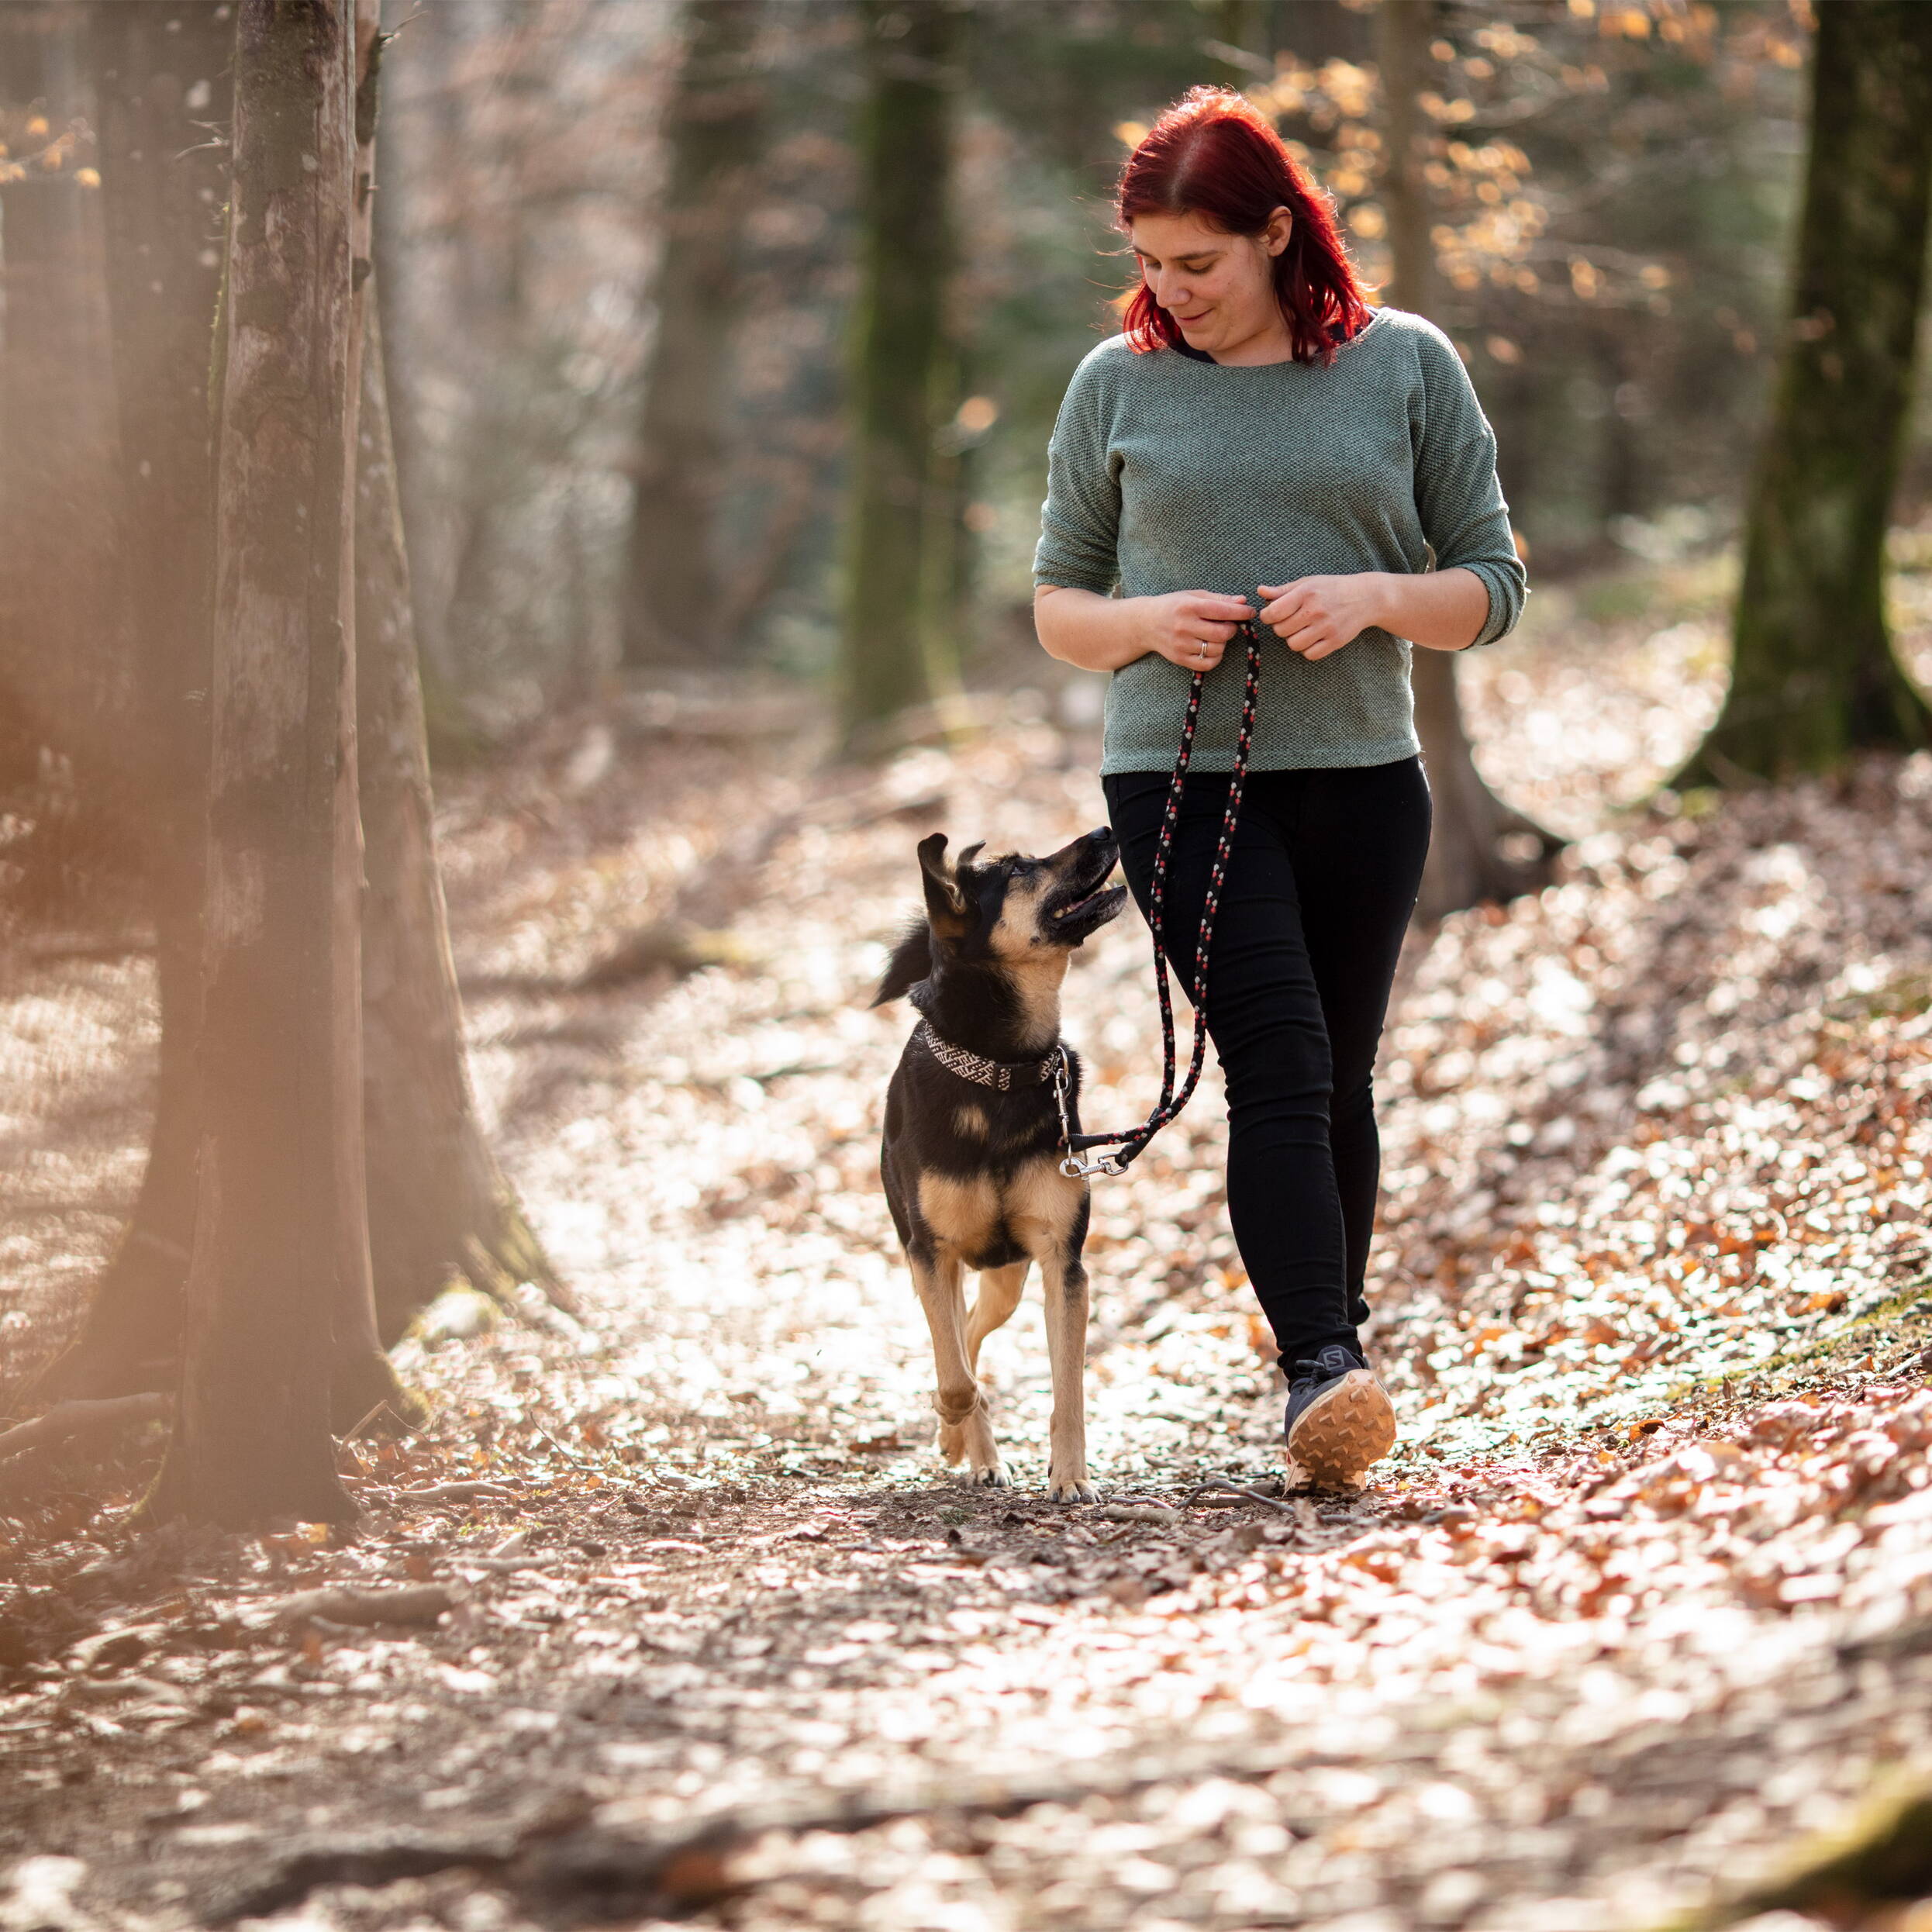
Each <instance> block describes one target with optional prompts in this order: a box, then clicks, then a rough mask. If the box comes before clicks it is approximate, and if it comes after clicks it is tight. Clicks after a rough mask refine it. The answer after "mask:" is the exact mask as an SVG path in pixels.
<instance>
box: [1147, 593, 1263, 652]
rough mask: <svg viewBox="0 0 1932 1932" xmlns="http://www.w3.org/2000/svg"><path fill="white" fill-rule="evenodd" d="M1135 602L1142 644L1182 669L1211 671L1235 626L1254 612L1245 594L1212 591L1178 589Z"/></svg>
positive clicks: (1231, 635)
mask: <svg viewBox="0 0 1932 1932" xmlns="http://www.w3.org/2000/svg"><path fill="white" fill-rule="evenodd" d="M1134 602H1136V603H1137V605H1140V613H1139V614H1140V635H1141V637H1142V640H1144V644H1145V647H1146V648H1147V650H1153V651H1158V652H1159V653H1160V654H1161V656H1162V657H1164V658H1166V660H1167V661H1168V663H1169V664H1178V665H1179V666H1180V667H1181V668H1182V670H1183V671H1212V670H1213V668H1214V667H1215V666H1216V664H1219V663H1220V661H1221V654H1222V653H1223V651H1224V650H1226V648H1227V641H1228V640H1229V639H1230V637H1233V635H1234V628H1235V626H1237V624H1239V623H1241V622H1242V621H1243V620H1244V619H1246V618H1249V617H1252V616H1254V605H1251V603H1249V602H1248V601H1247V599H1246V598H1245V597H1223V596H1220V595H1218V594H1217V593H1216V592H1213V591H1211V590H1177V591H1174V592H1170V593H1169V594H1168V595H1167V596H1165V597H1137V598H1136V599H1134Z"/></svg>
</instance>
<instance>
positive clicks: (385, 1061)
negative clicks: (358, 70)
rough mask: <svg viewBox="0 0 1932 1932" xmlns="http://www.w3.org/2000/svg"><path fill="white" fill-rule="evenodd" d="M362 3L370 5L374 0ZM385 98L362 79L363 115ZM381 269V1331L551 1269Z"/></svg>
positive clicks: (365, 683)
mask: <svg viewBox="0 0 1932 1932" xmlns="http://www.w3.org/2000/svg"><path fill="white" fill-rule="evenodd" d="M364 4H366V0H364ZM373 113H374V96H373V92H372V91H371V90H370V89H369V86H368V84H367V83H366V82H365V84H364V107H363V109H362V111H361V119H362V120H363V121H364V122H369V121H371V119H372V116H373ZM380 289H381V281H380V279H379V278H377V279H374V280H371V281H369V282H367V284H366V285H365V286H364V290H363V300H364V315H363V331H362V342H363V362H362V403H361V416H360V419H359V422H358V425H357V444H358V461H357V469H356V673H357V675H356V726H357V738H358V740H360V750H361V800H362V825H363V833H364V838H365V840H367V850H366V854H365V857H364V866H365V870H366V875H367V888H368V898H367V916H366V917H365V918H364V921H363V929H362V1014H363V1044H364V1063H363V1109H364V1113H363V1117H364V1126H365V1132H366V1137H367V1173H368V1192H367V1202H368V1217H369V1241H370V1251H371V1260H372V1262H373V1265H374V1279H375V1305H376V1313H377V1317H378V1323H379V1326H380V1328H381V1333H382V1336H383V1337H384V1338H385V1340H394V1339H395V1337H397V1336H398V1335H399V1334H400V1333H402V1330H404V1329H405V1327H407V1326H408V1325H409V1320H410V1317H411V1316H413V1315H414V1314H415V1313H416V1310H417V1309H419V1308H421V1307H422V1306H423V1305H424V1304H425V1303H426V1302H429V1301H430V1300H431V1299H433V1297H434V1296H435V1295H436V1294H437V1293H439V1292H440V1291H441V1290H442V1289H443V1288H444V1287H446V1286H447V1285H449V1283H450V1282H451V1281H453V1280H457V1279H462V1278H467V1280H468V1281H469V1282H471V1285H473V1286H474V1287H476V1288H479V1289H482V1290H484V1291H485V1292H486V1293H490V1294H495V1295H503V1294H505V1292H506V1291H507V1289H509V1287H510V1286H511V1285H512V1284H514V1283H516V1282H535V1283H536V1284H538V1285H540V1286H543V1287H544V1288H545V1289H548V1290H550V1292H553V1293H554V1292H556V1289H557V1284H556V1281H555V1278H554V1275H552V1273H551V1271H550V1264H549V1263H548V1261H547V1260H546V1259H545V1258H544V1255H543V1250H542V1248H541V1247H540V1246H539V1245H538V1244H537V1241H536V1237H535V1236H534V1235H533V1233H531V1232H530V1227H529V1226H528V1224H527V1223H526V1221H525V1220H524V1218H523V1210H522V1209H520V1208H519V1206H518V1205H517V1202H516V1196H515V1195H514V1194H512V1192H511V1191H510V1189H509V1186H508V1185H507V1184H506V1183H505V1181H504V1179H503V1178H502V1175H501V1174H500V1173H499V1171H498V1168H497V1165H496V1161H495V1158H494V1157H493V1156H492V1154H491V1152H490V1150H489V1147H488V1143H487V1142H486V1141H485V1140H484V1138H483V1133H482V1128H481V1124H480V1123H479V1122H478V1119H477V1116H476V1104H475V1100H474V1095H472V1093H471V1087H470V1077H469V1064H468V1060H467V1054H466V1052H465V1049H464V1042H463V1009H462V1002H461V998H460V996H459V995H458V993H457V979H456V968H455V965H454V962H453V961H452V960H451V958H450V936H449V921H448V917H447V913H446V912H445V910H444V907H443V881H442V879H441V877H440V875H439V873H438V871H437V870H436V830H435V821H434V817H433V807H432V803H431V799H430V758H429V749H428V741H427V738H426V733H425V730H424V721H423V686H422V681H421V678H420V676H419V671H418V668H417V663H418V660H417V652H416V630H415V626H414V622H413V616H412V611H413V606H412V602H411V599H410V594H409V554H408V551H407V549H406V548H405V544H404V541H403V526H402V512H401V505H400V501H399V498H398V490H397V481H396V464H395V451H394V449H393V447H392V443H391V441H390V436H389V416H388V400H387V398H388V385H387V381H386V379H385V370H384V367H383V344H382V329H381V305H380V302H379V301H378V293H379V291H380Z"/></svg>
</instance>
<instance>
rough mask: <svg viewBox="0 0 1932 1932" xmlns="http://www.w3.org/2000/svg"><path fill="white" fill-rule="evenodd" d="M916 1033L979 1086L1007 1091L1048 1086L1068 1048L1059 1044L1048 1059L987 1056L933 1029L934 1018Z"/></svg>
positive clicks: (949, 1067)
mask: <svg viewBox="0 0 1932 1932" xmlns="http://www.w3.org/2000/svg"><path fill="white" fill-rule="evenodd" d="M913 1038H914V1039H915V1040H917V1041H918V1042H919V1044H920V1045H921V1046H922V1047H924V1048H925V1049H926V1051H927V1052H928V1053H929V1054H931V1055H932V1056H933V1058H934V1059H935V1060H937V1061H938V1062H939V1064H940V1065H941V1066H942V1067H944V1068H945V1069H946V1071H947V1072H948V1073H953V1074H957V1075H958V1076H959V1077H960V1078H961V1079H962V1080H970V1081H971V1082H973V1083H974V1084H975V1085H976V1086H981V1087H993V1088H997V1089H998V1090H999V1092H1002V1093H1006V1092H1008V1091H1009V1090H1010V1089H1011V1088H1014V1087H1044V1086H1045V1085H1047V1084H1048V1082H1051V1080H1053V1079H1054V1077H1055V1076H1056V1075H1057V1074H1058V1072H1059V1071H1060V1069H1061V1066H1062V1064H1064V1056H1065V1054H1066V1051H1067V1050H1066V1048H1065V1047H1062V1046H1060V1045H1058V1044H1055V1046H1054V1050H1053V1051H1052V1052H1051V1053H1050V1054H1047V1057H1046V1058H1045V1059H1044V1060H987V1059H985V1058H983V1057H982V1056H981V1055H979V1054H976V1053H968V1051H966V1049H965V1048H964V1047H955V1046H954V1044H953V1043H952V1042H951V1041H950V1040H942V1039H940V1037H939V1035H938V1034H937V1033H934V1032H933V1026H932V1022H931V1021H930V1020H926V1019H922V1020H921V1021H920V1022H919V1024H918V1026H916V1027H915V1028H914V1029H913Z"/></svg>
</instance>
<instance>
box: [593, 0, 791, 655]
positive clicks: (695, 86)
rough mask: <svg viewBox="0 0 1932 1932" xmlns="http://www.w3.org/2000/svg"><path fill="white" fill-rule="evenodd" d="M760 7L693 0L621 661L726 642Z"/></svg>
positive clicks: (674, 113)
mask: <svg viewBox="0 0 1932 1932" xmlns="http://www.w3.org/2000/svg"><path fill="white" fill-rule="evenodd" d="M763 12H764V0H685V26H684V43H685V46H684V58H683V61H682V64H681V66H680V67H679V69H678V81H677V86H676V91H675V92H674V95H673V96H672V98H671V107H670V111H669V113H668V116H667V117H666V133H665V138H666V139H667V140H668V143H669V144H670V148H671V166H670V171H669V173H670V180H669V184H668V188H667V189H666V193H665V212H664V223H663V226H664V253H663V257H662V264H661V267H660V268H659V271H658V274H657V333H656V335H655V336H654V339H653V340H652V343H651V352H650V367H649V370H648V371H647V374H646V376H645V379H644V411H643V424H642V426H641V431H640V436H639V439H638V440H639V443H640V449H639V452H638V467H637V495H636V498H635V499H634V504H633V510H632V516H631V531H630V559H629V562H628V565H627V567H626V583H625V593H624V662H625V663H626V664H631V665H648V664H688V663H690V662H691V661H692V657H691V654H692V652H693V651H697V652H700V653H702V654H706V656H711V655H713V654H715V653H716V651H717V650H719V648H721V647H728V646H729V645H730V643H731V642H732V641H733V640H731V639H730V638H728V637H723V636H722V635H721V634H720V630H721V626H720V622H719V613H720V612H721V610H722V609H723V606H724V600H723V599H722V597H721V595H720V588H721V587H720V585H719V573H718V569H717V556H716V526H717V520H718V506H719V498H720V495H721V494H722V492H723V482H724V461H725V449H724V442H725V436H724V431H725V415H726V398H727V395H728V378H729V375H730V354H731V341H732V333H733V324H734V323H735V322H736V319H737V312H738V309H739V307H740V284H741V277H740V272H739V260H738V257H739V250H740V228H741V226H742V223H741V219H740V212H741V210H742V209H743V205H744V200H745V194H746V189H747V181H748V177H749V176H750V173H751V171H752V169H753V168H754V167H755V165H756V164H757V148H758V143H759V116H760V115H761V111H762V109H763V107H764V85H763V84H762V82H761V81H760V80H759V79H758V78H757V75H756V74H755V72H754V69H753V67H752V65H751V61H750V54H751V50H752V43H753V42H754V40H755V39H756V37H757V30H758V25H759V21H760V19H761V16H762V15H763Z"/></svg>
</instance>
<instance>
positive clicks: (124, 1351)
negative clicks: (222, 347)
mask: <svg viewBox="0 0 1932 1932" xmlns="http://www.w3.org/2000/svg"><path fill="white" fill-rule="evenodd" d="M91 31H92V37H91V57H92V64H93V67H94V71H95V76H96V88H97V92H96V101H97V105H98V115H99V121H100V142H101V177H102V202H103V210H102V212H103V215H104V217H105V229H106V250H105V254H106V264H107V278H106V279H107V289H108V299H109V316H110V318H111V329H112V340H113V357H114V386H115V392H116V397H117V399H118V402H119V426H120V438H119V455H120V466H121V471H122V479H121V487H122V492H123V512H122V525H121V529H122V548H123V554H124V556H125V559H126V575H127V580H128V581H129V584H130V585H133V586H135V587H136V590H137V593H138V594H137V595H135V596H133V597H132V598H131V599H129V602H130V603H131V605H132V606H133V609H132V612H131V616H132V621H133V647H134V651H135V657H136V680H137V683H138V686H139V688H140V693H141V699H142V712H143V720H144V723H143V732H142V735H141V737H140V740H139V741H138V743H136V746H135V747H133V750H134V754H135V755H136V757H137V758H138V760H139V769H138V771H136V774H135V778H134V781H135V784H136V786H137V788H138V796H139V799H140V804H141V808H142V810H141V818H142V820H143V824H144V827H145V831H146V837H147V852H146V867H145V869H146V872H147V879H148V882H149V893H148V897H149V902H150V909H151V913H152V916H153V919H154V935H155V964H156V976H157V982H158V985H159V991H160V1012H161V1044H160V1077H159V1083H158V1088H157V1098H156V1103H155V1112H154V1126H153V1128H152V1130H151V1131H150V1140H149V1147H148V1157H147V1168H146V1170H145V1171H144V1173H143V1176H142V1181H141V1189H140V1194H139V1195H138V1196H137V1197H136V1201H135V1204H134V1212H133V1216H131V1217H130V1219H129V1222H128V1225H127V1226H126V1230H124V1232H123V1233H122V1237H121V1240H120V1244H119V1247H117V1248H116V1251H115V1254H114V1258H113V1259H112V1261H110V1262H109V1264H108V1268H107V1271H106V1273H105V1275H103V1276H102V1279H101V1282H100V1285H99V1286H98V1289H96V1291H95V1298H94V1300H93V1302H92V1304H91V1306H90V1307H89V1309H88V1314H87V1318H86V1320H85V1322H84V1323H83V1324H82V1327H81V1332H80V1334H79V1336H78V1337H77V1338H76V1340H75V1341H74V1344H73V1346H72V1347H70V1348H69V1349H68V1350H67V1352H66V1353H65V1354H63V1355H62V1356H61V1357H60V1358H59V1359H58V1360H57V1361H56V1362H55V1363H54V1364H53V1365H52V1366H51V1367H50V1368H49V1369H48V1370H47V1371H46V1372H45V1373H44V1374H43V1375H42V1376H41V1378H40V1381H39V1383H38V1385H37V1387H36V1395H38V1396H81V1397H91V1396H115V1395H122V1394H125V1393H127V1392H129V1391H131V1390H135V1389H154V1388H160V1387H164V1386H166V1385H167V1383H168V1382H170V1381H171V1379H172V1377H173V1375H174V1371H175V1364H176V1357H177V1354H178V1350H179V1346H180V1337H181V1285H182V1283H183V1282H184V1280H185V1278H186V1276H187V1273H188V1251H189V1247H190V1245H191V1243H192V1241H193V1240H194V1236H195V1143H196V1140H197V1137H198V1130H197V1126H196V1120H195V1038H196V1034H197V1031H198V1026H199V1021H200V1006H201V960H200V947H201V923H200V906H201V877H202V823H201V817H202V801H203V795H204V787H205V781H206V772H205V767H206V763H207V755H208V730H207V723H208V706H207V692H208V641H209V561H210V541H211V535H210V519H211V516H212V505H213V489H212V481H213V479H212V471H211V467H210V450H209V406H208V368H209V347H210V343H211V340H212V331H213V327H214V321H215V304H216V292H217V290H218V288H219V283H220V267H219V257H218V256H217V255H216V252H215V251H216V247H217V246H218V244H219V239H220V209H221V205H222V203H223V200H224V199H225V198H226V195H227V157H226V153H225V152H224V151H223V150H222V148H221V147H219V145H217V144H216V143H213V142H211V141H210V140H209V139H208V137H207V129H208V126H209V124H210V123H211V122H212V123H213V124H215V125H216V126H226V123H227V121H228V118H229V105H228V91H229V61H230V60H231V58H232V57H233V52H234V46H235V27H234V19H233V9H231V8H229V7H228V6H225V5H220V4H219V0H181V4H178V5H174V6H171V7H167V8H160V7H130V6H112V7H97V8H96V9H94V12H93V16H92V19H91Z"/></svg>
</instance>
